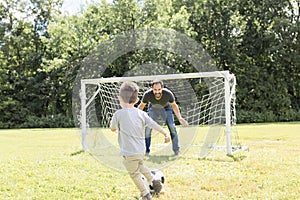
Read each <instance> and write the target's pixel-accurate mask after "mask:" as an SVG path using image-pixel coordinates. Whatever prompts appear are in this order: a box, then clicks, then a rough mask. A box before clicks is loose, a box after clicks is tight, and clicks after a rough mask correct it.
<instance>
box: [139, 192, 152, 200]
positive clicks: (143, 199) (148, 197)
mask: <svg viewBox="0 0 300 200" xmlns="http://www.w3.org/2000/svg"><path fill="white" fill-rule="evenodd" d="M151 199H152V196H151V194H150V193H148V194H146V195H145V196H143V197H141V198H139V200H151Z"/></svg>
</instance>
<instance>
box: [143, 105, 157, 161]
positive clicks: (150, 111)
mask: <svg viewBox="0 0 300 200" xmlns="http://www.w3.org/2000/svg"><path fill="white" fill-rule="evenodd" d="M148 115H149V117H151V118H152V119H153V120H154V121H156V119H157V118H158V116H157V113H156V112H155V111H154V110H153V109H151V108H150V109H148ZM151 133H152V129H151V128H149V127H146V128H145V142H146V155H147V154H149V153H150V146H151Z"/></svg>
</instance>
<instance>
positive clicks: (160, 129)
mask: <svg viewBox="0 0 300 200" xmlns="http://www.w3.org/2000/svg"><path fill="white" fill-rule="evenodd" d="M158 126H159V125H158ZM159 127H160V128H159V129H156V130H157V131H159V132H160V133H161V134H163V135H164V136H165V143H168V142H170V137H169V135H168V132H167V131H165V129H164V128H163V127H161V126H159ZM154 129H155V128H154Z"/></svg>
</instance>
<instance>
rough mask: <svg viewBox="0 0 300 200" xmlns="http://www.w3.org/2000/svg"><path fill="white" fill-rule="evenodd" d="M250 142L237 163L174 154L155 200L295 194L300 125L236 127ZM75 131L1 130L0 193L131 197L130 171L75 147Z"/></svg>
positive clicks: (298, 194)
mask: <svg viewBox="0 0 300 200" xmlns="http://www.w3.org/2000/svg"><path fill="white" fill-rule="evenodd" d="M236 131H237V132H238V134H239V139H240V142H241V143H242V144H243V145H247V146H248V147H249V151H246V152H241V153H240V154H239V155H237V156H239V158H241V159H239V160H238V161H234V160H233V159H232V158H230V157H227V156H226V155H225V152H224V154H222V155H220V154H219V153H216V154H215V153H212V154H210V155H209V156H208V157H207V159H201V160H198V159H194V158H192V157H185V156H183V157H180V158H179V159H177V160H176V161H174V162H173V163H172V164H171V165H169V166H168V167H167V168H165V169H164V170H163V172H164V174H165V177H166V181H167V182H166V186H165V189H166V192H165V193H164V194H161V195H160V196H159V197H154V198H153V199H161V200H171V199H172V200H181V199H184V200H199V199H200V200H201V199H213V200H215V199H287V200H290V199H299V198H300V123H278V124H256V125H255V124H247V125H238V126H237V127H236ZM79 150H80V137H79V132H78V130H77V129H18V130H0V199H14V200H15V199H22V200H23V199H43V200H44V199H51V200H52V199H88V200H90V199H101V200H102V199H103V200H108V199H111V200H121V199H124V200H125V199H128V200H129V199H130V200H131V199H137V198H138V197H139V193H138V191H137V189H136V188H135V186H134V185H133V183H132V181H131V180H130V178H129V176H128V175H127V174H126V173H124V172H120V171H116V170H112V169H110V168H107V167H105V166H104V165H102V164H101V163H100V162H98V161H97V160H96V159H94V158H93V157H92V156H90V155H89V154H88V153H78V154H77V152H78V151H79Z"/></svg>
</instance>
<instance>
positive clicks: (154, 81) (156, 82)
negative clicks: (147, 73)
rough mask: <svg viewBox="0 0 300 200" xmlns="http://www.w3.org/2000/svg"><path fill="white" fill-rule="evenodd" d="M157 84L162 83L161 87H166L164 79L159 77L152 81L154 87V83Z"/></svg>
mask: <svg viewBox="0 0 300 200" xmlns="http://www.w3.org/2000/svg"><path fill="white" fill-rule="evenodd" d="M156 84H160V85H161V87H164V83H163V81H162V80H158V79H155V80H153V81H152V83H151V86H152V87H153V85H156Z"/></svg>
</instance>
